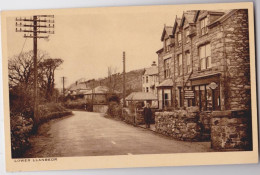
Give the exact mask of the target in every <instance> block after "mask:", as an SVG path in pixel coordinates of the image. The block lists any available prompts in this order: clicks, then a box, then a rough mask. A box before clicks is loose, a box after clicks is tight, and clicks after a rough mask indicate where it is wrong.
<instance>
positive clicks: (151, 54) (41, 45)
mask: <svg viewBox="0 0 260 175" xmlns="http://www.w3.org/2000/svg"><path fill="white" fill-rule="evenodd" d="M92 10H93V9H92ZM86 11H87V9H86ZM182 12H183V11H182V10H179V11H176V10H171V8H167V9H165V10H158V9H156V8H151V9H149V8H148V10H147V8H146V10H142V9H141V8H140V9H138V10H135V11H133V12H132V11H131V8H130V10H126V11H122V10H120V11H115V10H108V11H107V13H103V12H100V13H99V12H98V11H97V12H95V13H80V14H77V13H76V11H75V13H71V14H70V13H68V14H66V15H60V14H57V15H55V34H54V35H51V36H50V40H49V41H45V40H43V39H40V40H39V41H38V49H40V50H46V51H47V52H48V53H49V54H50V56H51V57H53V58H62V59H63V60H64V63H63V64H62V66H61V67H60V68H59V70H58V71H56V75H55V77H56V81H55V82H56V85H57V87H61V77H62V76H65V77H66V86H69V85H70V84H71V83H73V82H75V81H76V80H78V79H80V78H85V79H92V78H102V77H105V76H107V67H108V66H112V67H116V68H117V70H118V72H122V52H123V51H125V52H126V71H130V70H134V69H139V68H145V67H149V66H150V65H151V63H152V61H156V62H157V59H158V58H157V54H156V51H157V50H159V49H160V48H161V47H162V42H161V41H160V37H161V34H162V31H163V27H164V24H166V25H171V26H172V25H173V23H174V20H175V17H176V15H178V16H181V15H182ZM7 25H8V36H7V41H8V56H9V57H11V56H12V55H15V54H19V53H20V52H21V50H22V46H23V43H24V41H25V38H23V33H19V32H18V33H16V32H15V18H13V17H12V18H11V17H10V18H8V20H7ZM32 43H33V41H32V39H27V40H26V42H25V46H24V49H23V51H24V52H25V51H28V50H31V49H32V47H33V46H32Z"/></svg>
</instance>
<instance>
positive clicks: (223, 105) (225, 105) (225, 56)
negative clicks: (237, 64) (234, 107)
mask: <svg viewBox="0 0 260 175" xmlns="http://www.w3.org/2000/svg"><path fill="white" fill-rule="evenodd" d="M220 27H221V30H222V32H223V37H222V41H223V57H224V84H223V85H224V88H223V89H222V92H221V91H220V95H221V96H220V97H221V99H220V109H221V110H227V109H229V106H227V100H228V98H227V95H228V86H227V85H228V84H227V81H228V75H227V54H226V42H225V31H224V27H223V25H222V24H221V26H220ZM219 90H220V89H219ZM222 95H223V96H224V97H222ZM223 98H224V103H223V104H222V102H221V100H222V99H223Z"/></svg>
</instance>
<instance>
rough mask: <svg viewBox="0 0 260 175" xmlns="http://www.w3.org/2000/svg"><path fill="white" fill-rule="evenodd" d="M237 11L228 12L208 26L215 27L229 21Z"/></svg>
mask: <svg viewBox="0 0 260 175" xmlns="http://www.w3.org/2000/svg"><path fill="white" fill-rule="evenodd" d="M236 11H237V9H234V10H229V11H227V12H226V14H225V15H223V16H221V17H220V18H218V19H217V20H215V21H213V22H212V23H210V24H209V25H208V26H209V27H210V26H212V25H214V24H217V23H221V22H223V21H225V20H226V19H228V18H229V17H230V16H231V15H233V14H234V13H235V12H236Z"/></svg>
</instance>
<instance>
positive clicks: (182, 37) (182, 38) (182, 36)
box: [181, 28, 185, 108]
mask: <svg viewBox="0 0 260 175" xmlns="http://www.w3.org/2000/svg"><path fill="white" fill-rule="evenodd" d="M183 40H184V35H183V28H182V29H181V50H182V106H183V108H185V107H184V86H185V85H184V48H183V45H184V43H183Z"/></svg>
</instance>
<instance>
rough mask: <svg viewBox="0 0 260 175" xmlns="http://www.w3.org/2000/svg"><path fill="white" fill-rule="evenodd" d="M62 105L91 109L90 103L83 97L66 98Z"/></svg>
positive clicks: (71, 107)
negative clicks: (75, 98)
mask: <svg viewBox="0 0 260 175" xmlns="http://www.w3.org/2000/svg"><path fill="white" fill-rule="evenodd" d="M64 106H65V107H66V108H68V109H81V110H86V111H93V105H92V103H91V102H89V101H86V100H84V99H77V100H68V101H66V102H65V103H64Z"/></svg>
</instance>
